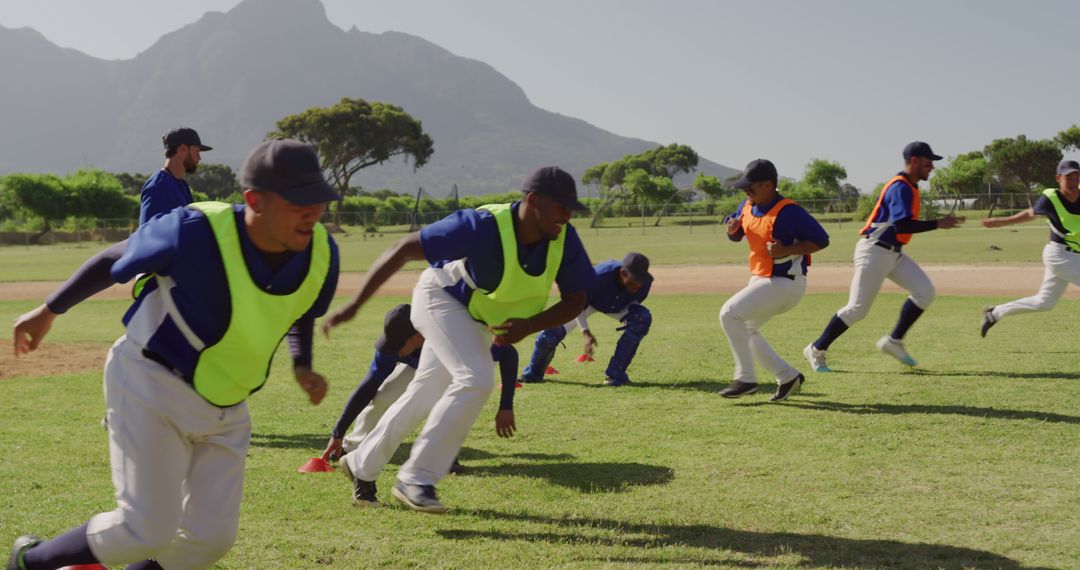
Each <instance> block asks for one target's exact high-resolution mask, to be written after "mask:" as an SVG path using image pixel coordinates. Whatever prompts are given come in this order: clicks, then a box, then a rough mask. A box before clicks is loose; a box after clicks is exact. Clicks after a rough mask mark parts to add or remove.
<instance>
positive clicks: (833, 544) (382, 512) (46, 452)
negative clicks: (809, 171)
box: [0, 228, 1080, 569]
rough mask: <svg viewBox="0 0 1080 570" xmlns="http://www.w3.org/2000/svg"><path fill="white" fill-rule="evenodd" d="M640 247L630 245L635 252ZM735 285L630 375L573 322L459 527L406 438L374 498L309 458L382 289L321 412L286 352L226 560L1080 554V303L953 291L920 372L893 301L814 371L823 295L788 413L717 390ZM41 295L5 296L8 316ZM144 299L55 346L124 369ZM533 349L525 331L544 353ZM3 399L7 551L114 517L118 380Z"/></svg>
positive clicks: (331, 373) (555, 563) (678, 327)
mask: <svg viewBox="0 0 1080 570" xmlns="http://www.w3.org/2000/svg"><path fill="white" fill-rule="evenodd" d="M696 232H697V230H696V229H695V234H694V235H695V236H698V235H699V234H697V233H696ZM939 233H940V234H942V236H941V237H942V239H943V240H944V239H945V237H948V238H950V239H957V241H964V240H965V236H966V235H968V234H970V235H973V236H974V235H977V234H978V232H977V231H971V230H961V231H956V232H939ZM1043 233H1044V231H1043V230H1041V228H1040V231H1039V232H1035V231H1032V230H1028V229H1027V228H1023V229H1022V230H1021V231H1020V232H1018V234H1005V233H1002V234H995V238H996V236H997V235H1001V236H1003V239H1004V238H1008V239H1009V240H1016V239H1017V236H1018V235H1019V236H1026V235H1027V234H1031V237H1032V240H1031V242H1032V245H1031V246H1030V249H1032V250H1033V251H1034V252H1036V253H1037V250H1038V243H1041V241H1042V240H1043V239H1045V236H1044V235H1043ZM1036 234H1037V235H1038V239H1037V240H1036V239H1035V235H1036ZM700 235H701V237H703V238H708V239H710V240H717V241H718V238H719V237H721V236H717V238H713V237H712V234H711V233H704V232H703V233H702V234H700ZM586 237H587V239H591V238H588V236H587V234H586ZM622 239H623V242H622V243H621V244H619V243H616V241H615V240H614V239H613V240H612V241H611V242H610V243H609V244H608V246H609V247H610V248H611V254H609V255H617V254H619V253H620V252H622V251H625V250H626V249H628V244H627V243H626V238H625V237H624V238H622ZM1037 242H1038V243H1037ZM971 243H972V244H974V243H975V240H974V239H973V240H971ZM1002 243H1004V242H1002ZM1009 243H1012V241H1010V242H1009ZM588 245H589V247H590V248H593V245H594V244H593V243H590V244H588ZM603 247H604V246H598V247H597V248H596V250H597V251H602V250H603ZM708 247H709V248H711V249H717V250H720V249H723V248H719V247H718V248H713V247H712V245H711V244H710V245H709V246H708ZM842 247H843V249H845V250H846V251H845V255H850V248H849V247H847V246H846V245H844V246H842ZM967 247H974V245H969V246H967ZM349 249H354V248H351V247H350V248H349ZM642 249H643V250H645V251H648V249H647V244H646V247H643V248H642ZM731 249H733V250H735V249H738V250H739V251H738V253H737V254H733V255H739V256H740V258H741V256H742V255H745V252H744V251H742V249H741V248H731ZM913 249H914V248H913ZM1010 249H1011V248H1006V250H1005V251H1006V253H1007V252H1009V251H1010ZM932 253H933V251H932V250H930V249H927V250H926V251H925V254H926V255H925V256H923V257H929V256H930V254H932ZM725 255H726V254H725ZM913 255H915V256H921V255H923V254H922V252H914V251H913ZM1033 255H1034V254H1033ZM594 257H598V255H596V254H594ZM703 261H705V260H703ZM352 263H359V262H358V261H357V260H356V259H355V258H354V259H353V260H352ZM725 298H726V297H724V296H715V295H713V296H655V297H654V298H651V299H649V302H648V303H647V304H648V306H649V307H650V308H651V309H652V311H653V315H654V324H653V327H652V331H651V332H650V334H649V336H648V337H647V338H646V339H645V341H644V342H643V344H642V346H641V350H640V352H639V354H638V356H637V358H636V359H635V361H634V364H633V366H632V367H631V369H630V373H631V376H632V378H633V379H634V384H633V385H631V386H627V387H623V388H617V389H612V388H604V387H600V386H599V383H600V381H601V380H602V379H603V363H604V362H605V361H606V359H607V358H608V357H609V356H610V353H611V350H612V349H613V347H614V344H615V339H616V334H617V333H616V332H615V331H614V330H613V328H614V323H613V322H612V323H607V322H605V320H604V319H603V318H602V317H599V318H594V323H593V324H594V327H595V332H596V334H597V336H598V338H599V340H600V343H601V344H600V347H599V350H600V353H599V355H598V362H596V363H592V364H588V365H580V364H577V363H575V362H573V357H574V356H575V355H576V354H577V353H578V352H579V350H580V337H579V336H578V335H576V334H572V335H571V336H570V337H568V339H567V347H566V348H565V349H562V350H560V352H559V354H558V355H557V357H556V360H555V362H554V365H555V367H557V368H558V369H559V370H560V371H561V373H560V374H559V375H557V376H554V377H553V379H552V381H550V382H548V383H545V384H538V385H527V386H525V387H524V388H522V389H520V390H518V393H517V400H516V406H515V409H516V413H517V423H518V428H519V432H518V434H517V436H515V437H514V438H512V439H500V438H498V437H497V436H496V434H495V430H494V415H495V407H496V403H497V402H496V398H495V397H494V396H493V397H492V400H491V402H489V406H488V408H487V409H485V411H484V412H483V414H482V415H481V419H480V421H479V422H478V423H477V425H476V427H475V428H474V430H473V432H472V434H471V436H470V438H469V440H468V441H467V442H466V444H465V445H466V447H465V450H464V451H463V453H462V456H461V457H462V461H463V462H464V463H465V464H466V466H467V467H468V471H467V472H466V473H465V474H463V475H460V476H452V477H449V478H447V479H446V480H444V481H443V482H442V483H441V484H440V485H439V492H440V496H441V498H442V499H443V500H444V502H446V503H447V505H448V506H450V507H451V509H452V510H451V511H450V513H448V514H447V515H445V516H431V515H422V514H418V513H413V512H411V511H408V510H406V509H404V508H402V507H400V506H398V505H397V504H395V501H394V500H393V499H392V498H391V497H390V495H389V490H390V487H391V485H392V482H393V480H394V472H395V470H396V467H397V466H398V465H399V464H400V463H401V461H403V460H404V458H405V457H406V453H407V450H406V449H403V450H401V451H400V452H399V453H398V455H397V456H396V457H395V458H394V460H393V462H392V465H391V466H389V467H388V469H387V470H386V471H384V473H383V476H382V477H381V478H380V479H379V482H378V483H379V487H380V493H379V495H380V499H381V500H382V501H384V503H385V506H383V507H381V508H378V509H361V508H357V507H354V506H352V504H351V503H350V501H349V498H350V487H349V485H348V483H347V482H346V481H345V479H344V478H343V477H342V476H341V475H339V474H336V473H328V474H312V475H301V474H299V473H297V472H296V468H297V467H298V466H299V465H300V464H301V463H303V462H304V460H306V459H307V458H309V457H312V456H314V455H317V454H318V453H319V451H320V450H321V448H322V447H323V445H324V444H325V440H326V437H327V436H328V433H329V430H330V427H331V425H332V424H333V422H334V421H335V419H336V417H337V415H338V412H339V411H340V408H341V406H342V405H343V403H344V401H345V399H346V398H347V396H348V394H349V392H350V391H351V390H352V388H353V386H354V385H355V383H356V382H357V381H358V380H359V379H360V377H361V376H362V374H363V372H364V370H365V369H366V368H367V365H368V362H369V359H370V356H371V345H372V342H373V341H374V339H375V337H376V336H377V334H378V329H379V326H380V323H381V319H382V314H383V312H384V311H385V310H386V309H387V308H388V307H389V306H391V305H392V304H393V303H397V302H401V301H403V299H399V298H389V297H379V298H376V299H374V300H373V301H372V303H371V304H370V305H369V306H368V307H366V308H365V309H364V310H363V311H362V313H361V314H360V315H359V316H358V318H357V319H356V321H354V322H353V323H351V324H349V325H348V326H346V327H343V328H341V329H338V330H337V331H335V335H334V338H333V339H332V341H326V340H324V339H322V338H319V339H318V340H317V343H316V368H317V369H319V370H321V371H322V372H323V373H324V374H326V375H327V376H328V377H329V379H330V381H331V384H332V388H331V392H330V395H329V396H328V397H327V400H326V401H325V402H324V403H323V404H322V405H321V406H318V407H314V406H311V405H309V404H308V403H307V402H306V399H305V398H304V397H303V395H302V393H301V391H300V389H299V388H297V387H296V386H295V385H294V383H293V381H292V380H291V375H290V374H289V371H288V360H289V359H288V356H287V351H286V350H285V349H284V348H282V350H281V351H280V353H279V355H278V358H277V361H276V362H275V365H274V368H273V374H272V378H271V379H270V382H269V384H268V386H267V387H266V388H265V389H264V390H262V391H261V392H259V393H258V394H256V395H254V396H253V397H252V399H251V409H252V416H253V421H254V436H253V440H252V446H251V450H250V453H249V461H248V468H247V484H246V487H245V499H244V504H243V510H242V515H241V531H240V538H239V541H238V542H237V544H236V546H235V548H234V549H233V550H232V552H231V553H230V554H229V555H228V556H227V557H226V558H225V559H224V560H222V562H221V563H220V567H221V568H237V569H240V568H244V569H247V568H326V567H329V568H480V567H484V568H489V567H494V568H641V567H652V568H660V567H663V568H669V567H670V568H680V567H682V568H689V567H698V566H710V567H718V568H865V569H870V568H882V567H889V568H913V569H914V568H948V569H961V568H1036V567H1038V568H1077V567H1080V525H1078V524H1077V522H1076V506H1077V505H1080V487H1078V486H1077V484H1076V483H1077V466H1078V465H1080V431H1078V425H1080V372H1078V371H1077V366H1076V363H1077V359H1076V356H1075V351H1074V349H1073V347H1072V344H1071V340H1072V333H1073V332H1074V330H1075V323H1076V322H1077V319H1078V318H1080V303H1078V302H1075V301H1063V302H1062V303H1061V305H1060V306H1059V307H1058V308H1056V309H1055V310H1054V311H1052V312H1049V313H1045V314H1042V315H1028V316H1021V317H1016V318H1014V319H1011V320H1006V321H1003V322H1002V323H1000V324H998V325H997V326H996V327H995V328H994V329H992V330H991V332H990V335H989V337H988V338H986V339H981V338H979V335H978V323H979V320H978V318H979V308H980V307H981V306H982V305H983V304H986V303H994V302H999V301H1002V300H1003V299H979V298H960V297H939V298H938V299H937V301H935V304H934V305H933V306H932V307H931V308H930V310H929V311H928V312H927V313H926V315H925V316H924V317H923V319H922V320H921V321H920V322H919V323H917V324H916V326H915V327H914V328H913V330H912V332H911V334H910V335H909V340H908V347H909V349H910V351H911V352H912V354H913V355H914V356H915V357H916V358H917V359H919V361H920V367H919V368H918V369H915V370H908V369H905V368H904V367H902V366H901V365H899V364H898V363H896V362H895V361H893V360H891V359H889V358H888V357H886V356H883V355H881V354H879V353H877V352H876V350H875V349H874V341H875V340H876V339H877V338H878V337H879V336H880V335H882V334H885V333H886V332H888V331H889V330H890V329H891V327H892V324H893V320H894V319H895V317H896V313H897V311H898V309H899V306H900V303H901V302H902V300H903V297H902V296H899V295H883V296H882V297H881V298H879V300H878V302H877V304H876V305H875V306H874V308H873V310H872V312H871V314H870V317H869V318H867V319H866V320H865V321H863V322H861V323H859V324H858V325H857V326H856V327H854V328H853V329H852V330H851V331H849V333H848V334H847V335H846V336H844V337H843V338H842V339H841V340H839V341H838V342H837V343H836V344H835V345H834V347H833V350H831V351H830V362H831V364H832V365H833V367H834V368H835V369H836V372H834V373H831V374H815V373H812V372H809V371H808V370H807V368H806V364H805V362H804V361H803V360H802V358H801V355H800V354H801V350H802V347H803V346H805V345H806V344H807V343H808V342H809V341H810V340H811V339H812V338H814V337H816V336H817V334H818V333H819V332H820V329H821V327H823V326H824V325H825V323H826V322H827V320H828V318H829V317H830V315H832V313H833V312H834V311H835V310H836V308H838V307H839V306H841V305H842V304H843V303H844V301H845V299H846V296H845V295H839V294H813V295H808V296H807V297H806V298H805V299H804V300H803V302H802V304H800V305H799V306H798V307H797V308H796V309H794V310H793V311H791V312H790V313H787V314H785V315H784V316H783V317H782V318H778V319H776V320H775V321H774V322H772V323H770V324H769V325H767V326H766V328H765V329H764V332H765V334H766V336H767V337H768V338H769V339H770V341H771V342H772V344H773V346H774V347H775V348H776V349H777V350H778V352H779V353H780V354H782V355H783V356H785V357H788V358H789V359H790V361H791V362H792V363H795V364H796V366H797V367H799V368H801V369H802V370H804V371H806V372H807V377H808V380H809V382H808V384H807V385H806V387H805V388H804V389H803V390H802V392H801V393H798V394H796V395H795V396H793V397H792V399H791V400H790V401H788V402H786V403H781V404H769V403H767V402H766V400H767V398H768V393H769V392H771V388H770V389H767V390H763V391H762V392H761V393H759V394H756V395H753V396H748V397H745V398H742V399H739V400H726V399H723V398H721V397H720V396H719V395H718V394H717V392H718V391H719V390H720V389H721V388H723V387H724V386H725V385H726V383H727V380H728V378H729V375H730V374H731V370H732V361H731V357H730V354H729V352H728V348H727V344H726V341H725V339H724V336H723V333H722V331H721V330H720V326H719V323H718V322H717V318H716V314H717V312H718V310H719V308H720V306H721V305H722V303H723V301H724V300H725ZM35 304H36V303H32V302H11V301H8V302H0V322H11V319H13V318H14V317H15V316H16V315H17V314H19V313H20V312H22V311H24V310H27V309H29V308H31V307H32V306H34V305H35ZM125 306H126V304H125V303H123V302H119V301H91V302H88V303H86V304H85V305H83V306H80V307H78V308H76V309H75V310H73V311H72V312H71V313H70V314H68V315H65V316H64V317H62V318H61V319H59V320H58V321H57V322H56V325H55V327H54V330H53V332H52V334H51V336H50V337H49V338H48V339H47V342H51V343H63V344H65V345H67V346H71V345H83V346H91V347H97V348H99V349H100V350H101V355H102V359H104V354H105V351H106V350H107V348H108V345H109V344H111V342H112V341H113V340H114V339H115V338H116V337H117V336H119V335H120V334H122V328H121V326H120V324H119V318H120V315H121V314H122V312H123V310H124V308H125ZM530 346H531V345H530V344H529V342H528V341H526V342H523V343H522V344H521V345H519V350H520V351H521V356H522V359H523V360H524V359H525V358H527V357H528V353H529V350H530ZM31 357H33V356H31ZM762 380H763V381H767V380H768V379H767V378H763V379H762ZM764 385H765V386H768V384H764ZM0 394H2V401H3V404H4V414H3V417H2V419H0V457H3V459H4V460H3V462H0V505H2V512H3V513H4V516H3V517H0V544H10V541H11V540H13V539H14V538H15V536H17V535H19V534H22V533H24V532H31V531H32V532H35V533H39V534H42V535H45V536H53V535H56V534H57V533H59V532H62V531H64V530H66V529H68V528H70V527H73V526H76V525H78V524H81V523H83V522H84V521H85V520H86V519H87V518H88V517H89V516H90V515H92V514H93V513H95V512H97V511H100V510H105V509H111V508H112V505H113V502H112V487H111V483H110V478H109V471H108V461H107V456H108V454H107V442H106V437H105V433H104V431H103V430H102V429H101V427H100V426H99V425H98V420H99V419H100V417H101V414H102V410H103V404H102V396H101V380H100V371H98V370H94V371H87V372H85V373H78V374H70V375H66V376H59V377H20V378H13V379H8V380H0ZM406 447H407V445H406Z"/></svg>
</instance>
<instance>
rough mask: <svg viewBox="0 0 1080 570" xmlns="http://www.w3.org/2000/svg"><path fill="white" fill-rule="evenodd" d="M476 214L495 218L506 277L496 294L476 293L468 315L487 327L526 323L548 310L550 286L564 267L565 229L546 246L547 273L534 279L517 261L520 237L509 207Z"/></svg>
mask: <svg viewBox="0 0 1080 570" xmlns="http://www.w3.org/2000/svg"><path fill="white" fill-rule="evenodd" d="M477 210H487V211H489V212H491V213H492V214H493V215H494V216H495V223H496V224H497V226H498V228H499V241H500V242H501V243H502V252H503V274H502V277H501V278H500V280H499V284H498V285H497V286H496V287H495V290H494V291H484V290H481V289H477V290H475V291H473V294H472V297H471V298H470V299H469V314H470V315H472V317H473V318H474V319H476V320H478V321H480V322H482V323H484V324H486V325H488V326H491V325H499V324H502V323H505V322H506V321H507V320H508V319H515V318H516V319H527V318H529V317H531V316H533V315H535V314H537V313H539V312H540V311H543V310H544V307H546V306H547V302H548V296H549V295H550V294H551V284H552V283H554V282H555V275H556V274H558V272H559V266H560V265H561V264H562V257H563V245H564V244H565V243H566V228H565V227H564V228H563V229H562V231H560V232H559V237H557V238H555V239H554V240H552V241H549V242H548V244H547V248H548V250H547V260H546V261H545V262H544V272H543V273H542V274H540V275H539V276H536V277H533V276H532V275H529V274H528V273H525V270H524V269H522V267H521V262H520V261H518V243H517V236H516V235H515V234H514V218H513V216H514V213H513V210H512V209H511V208H510V204H488V205H487V206H480V207H479V208H477Z"/></svg>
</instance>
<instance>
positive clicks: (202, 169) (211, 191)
mask: <svg viewBox="0 0 1080 570" xmlns="http://www.w3.org/2000/svg"><path fill="white" fill-rule="evenodd" d="M187 181H188V184H189V185H190V186H191V189H192V190H193V191H199V192H202V193H203V194H206V196H207V197H208V198H210V199H211V200H228V199H229V198H230V196H233V195H234V194H237V193H239V192H240V191H241V189H240V182H238V181H237V180H236V173H235V172H233V169H232V167H230V166H229V165H227V164H200V165H199V168H198V170H196V171H195V174H190V175H188V177H187Z"/></svg>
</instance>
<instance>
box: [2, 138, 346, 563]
mask: <svg viewBox="0 0 1080 570" xmlns="http://www.w3.org/2000/svg"><path fill="white" fill-rule="evenodd" d="M241 177H242V182H243V187H244V188H245V191H244V202H245V203H244V205H243V206H231V205H228V204H211V203H207V204H202V205H200V206H199V207H191V208H178V209H175V210H173V211H171V212H170V213H169V214H166V215H162V216H158V217H156V218H154V219H151V220H150V221H149V222H147V223H146V224H145V225H143V226H140V227H139V229H138V230H137V231H136V232H135V233H134V234H133V235H132V236H131V237H130V238H129V239H128V240H127V241H125V242H121V243H120V244H117V245H115V246H113V247H110V248H108V249H107V250H105V251H104V252H102V253H100V254H98V255H97V256H96V257H95V258H94V259H93V260H91V262H90V263H87V264H84V265H83V267H82V268H80V270H79V271H78V272H77V273H76V274H75V275H74V276H73V277H72V278H71V279H69V280H68V282H66V283H65V284H64V285H63V286H62V287H61V288H60V289H59V290H58V291H56V292H55V293H54V294H52V295H50V297H49V298H48V299H47V300H46V302H45V304H44V305H42V306H41V307H38V308H37V309H35V310H33V311H31V312H29V313H26V314H24V315H22V316H21V317H19V318H18V319H17V320H16V321H15V327H14V341H15V350H16V354H25V353H28V352H30V351H32V350H34V349H35V348H37V346H38V344H39V343H40V342H41V340H42V338H43V337H44V336H45V334H46V333H48V331H49V329H50V327H51V326H52V322H53V320H54V319H55V318H56V316H57V315H58V314H62V313H64V312H65V311H67V310H68V309H70V308H72V307H73V306H75V305H76V304H78V303H79V302H81V301H83V300H85V299H87V298H89V297H90V296H91V295H93V294H94V293H96V292H98V291H101V290H103V289H105V288H107V287H108V286H109V285H111V284H112V283H123V282H126V281H128V280H130V279H132V278H134V277H135V276H136V275H139V274H147V273H150V274H154V278H153V279H151V280H150V281H149V282H147V284H146V285H145V286H144V287H143V288H142V289H141V291H140V292H139V295H138V298H137V299H136V300H135V302H134V303H133V304H132V306H131V308H130V309H129V310H128V312H127V314H126V315H125V316H124V324H125V327H126V330H127V333H126V335H125V336H123V337H121V338H120V339H119V340H117V342H116V343H115V344H114V345H113V347H112V349H111V350H110V351H109V356H108V359H107V360H106V364H105V393H106V402H107V405H108V419H109V422H108V430H109V448H110V457H111V463H112V471H113V483H114V485H115V487H116V500H117V508H116V509H115V510H113V511H111V512H108V513H101V514H98V515H96V516H94V517H92V518H91V519H90V520H89V521H88V522H87V523H86V524H84V525H82V526H80V527H77V528H75V529H73V530H71V531H69V532H67V533H65V534H63V535H61V536H59V537H57V538H54V539H51V540H48V541H44V542H42V541H41V540H40V539H38V538H36V537H33V536H29V535H27V536H22V537H19V539H17V540H16V542H15V546H14V548H13V551H12V555H11V558H10V559H9V562H8V567H9V568H20V569H27V570H33V569H42V568H44V569H52V568H59V567H62V566H67V565H74V564H93V563H104V564H107V565H115V564H123V563H135V564H133V565H132V566H128V568H129V569H132V568H133V569H138V570H143V569H158V568H208V567H210V566H211V565H213V564H214V562H216V561H217V560H218V559H220V558H221V557H222V556H224V555H225V554H226V553H227V552H228V551H229V549H230V548H231V547H232V544H233V542H234V540H235V538H236V532H237V529H238V523H239V514H240V500H241V497H242V495H243V473H244V461H245V458H246V455H247V448H248V443H249V441H250V437H251V420H250V417H249V416H248V411H247V404H246V398H247V396H249V395H250V394H251V393H253V392H254V391H257V390H258V389H259V388H261V387H262V384H263V383H264V382H265V381H266V375H267V374H268V372H269V363H270V359H271V357H272V355H273V352H274V350H275V349H276V348H277V345H278V344H279V343H280V340H281V338H282V336H284V335H285V334H286V333H289V335H290V349H292V352H293V372H294V375H295V377H296V381H297V383H298V384H299V385H300V387H301V388H302V389H303V390H304V391H305V392H307V394H308V397H309V399H310V400H311V402H312V403H314V404H318V403H319V402H320V401H321V400H322V398H323V396H324V395H325V394H326V381H325V380H324V379H323V377H322V376H321V375H320V374H318V373H316V372H314V371H313V370H312V368H311V340H312V336H313V335H312V331H313V328H314V319H315V318H316V317H318V316H320V315H322V314H323V313H324V312H325V311H326V310H327V308H328V307H329V304H330V301H331V299H332V297H333V294H334V291H335V289H336V286H337V276H338V255H337V248H336V246H335V245H334V242H333V240H332V239H331V238H330V237H329V235H328V234H327V232H326V230H325V228H323V227H322V226H321V225H319V224H318V220H319V218H320V216H321V215H322V212H323V209H324V206H325V203H326V202H327V201H330V200H334V199H337V195H336V194H335V193H334V191H333V190H332V189H331V187H330V185H329V184H327V183H326V181H325V179H323V176H322V169H321V167H320V166H319V161H318V157H317V156H316V154H315V151H314V149H312V148H311V147H309V146H307V145H305V144H302V143H300V142H298V141H291V140H275V141H267V142H265V143H262V144H260V145H259V146H257V147H256V148H255V149H254V150H253V151H252V153H251V154H250V155H249V156H248V158H247V160H246V161H245V163H244V167H243V170H242V171H241Z"/></svg>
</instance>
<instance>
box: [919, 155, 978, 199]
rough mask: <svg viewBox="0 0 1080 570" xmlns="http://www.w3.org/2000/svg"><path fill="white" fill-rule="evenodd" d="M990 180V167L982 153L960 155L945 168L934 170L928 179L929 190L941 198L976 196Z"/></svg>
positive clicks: (940, 167)
mask: <svg viewBox="0 0 1080 570" xmlns="http://www.w3.org/2000/svg"><path fill="white" fill-rule="evenodd" d="M989 180H990V166H989V164H988V163H987V161H986V156H984V155H983V153H982V152H979V151H974V152H969V153H966V154H961V155H959V156H957V157H955V158H953V159H952V160H950V161H949V164H948V165H947V166H939V167H937V168H936V169H934V175H933V176H931V177H930V190H932V191H934V192H935V193H937V194H938V195H939V196H941V197H942V198H944V197H946V196H954V197H957V199H958V198H959V196H961V195H963V194H978V193H979V192H980V191H981V190H982V189H983V188H984V187H985V186H986V183H987V181H989Z"/></svg>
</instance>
